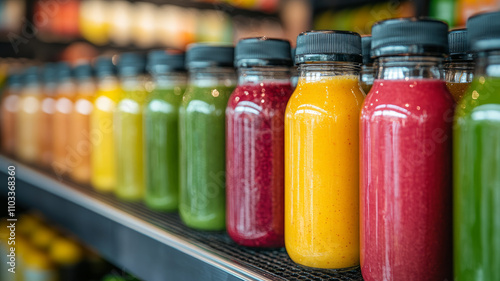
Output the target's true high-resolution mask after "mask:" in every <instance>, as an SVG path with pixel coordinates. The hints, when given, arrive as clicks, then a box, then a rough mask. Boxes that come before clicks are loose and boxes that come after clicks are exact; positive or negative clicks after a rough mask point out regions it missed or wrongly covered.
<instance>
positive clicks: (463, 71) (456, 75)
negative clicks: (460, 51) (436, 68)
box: [443, 60, 474, 83]
mask: <svg viewBox="0 0 500 281" xmlns="http://www.w3.org/2000/svg"><path fill="white" fill-rule="evenodd" d="M443 69H444V75H445V80H446V82H448V83H470V82H472V78H473V77H474V62H473V61H467V60H462V61H447V62H445V63H444V67H443Z"/></svg>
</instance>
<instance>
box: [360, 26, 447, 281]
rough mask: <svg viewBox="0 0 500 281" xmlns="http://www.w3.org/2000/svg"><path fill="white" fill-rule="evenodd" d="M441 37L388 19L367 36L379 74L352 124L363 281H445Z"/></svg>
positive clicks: (443, 29)
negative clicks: (355, 127) (356, 128)
mask: <svg viewBox="0 0 500 281" xmlns="http://www.w3.org/2000/svg"><path fill="white" fill-rule="evenodd" d="M429 30H432V32H429ZM410 31H411V32H410ZM394 34H399V35H400V36H394ZM447 36H448V26H447V25H446V24H445V23H444V22H441V21H436V20H431V19H414V18H408V19H391V20H386V21H381V22H379V23H377V24H375V25H374V26H373V29H372V53H373V54H374V55H375V56H376V58H377V63H378V66H379V68H378V69H379V72H378V74H377V79H376V80H375V82H374V84H373V87H372V89H371V91H370V93H369V94H368V96H367V97H366V99H365V101H364V103H363V109H362V112H361V120H360V148H361V150H360V155H361V156H360V171H361V176H360V179H361V183H360V202H361V208H360V213H361V214H360V220H361V223H360V226H361V231H360V233H361V272H362V274H363V278H364V279H365V280H367V281H371V280H388V281H391V280H451V279H452V277H451V275H452V274H451V271H452V267H451V265H452V262H451V258H452V256H451V137H452V135H451V129H452V118H450V116H452V115H453V109H454V102H453V98H452V96H451V95H450V93H449V92H448V89H447V88H446V84H445V82H444V79H443V78H444V77H443V71H442V68H441V66H442V61H443V59H444V56H445V54H446V53H447V52H448V38H447Z"/></svg>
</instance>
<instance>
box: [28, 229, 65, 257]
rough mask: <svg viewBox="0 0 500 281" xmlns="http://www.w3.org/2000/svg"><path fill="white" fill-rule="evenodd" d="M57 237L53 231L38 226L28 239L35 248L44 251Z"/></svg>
mask: <svg viewBox="0 0 500 281" xmlns="http://www.w3.org/2000/svg"><path fill="white" fill-rule="evenodd" d="M58 236H59V235H58V233H57V232H56V231H55V230H54V229H52V228H50V227H48V226H40V227H38V228H37V229H36V230H35V231H34V232H33V233H32V234H31V236H30V239H31V243H32V244H33V245H34V246H35V247H37V248H39V249H40V250H43V251H46V250H48V249H49V248H50V247H51V245H52V243H53V242H54V241H55V240H56V239H57V237H58Z"/></svg>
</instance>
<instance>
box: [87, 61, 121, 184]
mask: <svg viewBox="0 0 500 281" xmlns="http://www.w3.org/2000/svg"><path fill="white" fill-rule="evenodd" d="M95 71H96V78H97V92H96V94H95V98H94V103H93V106H92V107H93V110H92V112H91V113H90V142H91V144H92V148H91V154H90V168H91V173H90V181H91V183H92V186H93V187H94V188H95V189H96V190H98V191H101V192H110V191H113V190H114V188H115V185H116V164H115V161H116V157H115V139H114V135H113V112H114V110H115V108H116V104H117V103H118V100H119V99H120V96H121V89H120V84H119V81H118V78H117V77H116V68H115V66H114V64H113V61H112V58H111V57H104V56H103V57H98V58H97V60H96V62H95Z"/></svg>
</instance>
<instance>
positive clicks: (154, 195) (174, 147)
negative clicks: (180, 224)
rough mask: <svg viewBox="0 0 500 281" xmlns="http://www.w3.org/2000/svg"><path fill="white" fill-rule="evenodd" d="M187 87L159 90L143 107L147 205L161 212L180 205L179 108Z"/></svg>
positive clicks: (173, 209)
mask: <svg viewBox="0 0 500 281" xmlns="http://www.w3.org/2000/svg"><path fill="white" fill-rule="evenodd" d="M183 92H184V87H174V88H167V89H165V88H159V89H156V90H154V91H153V92H152V93H151V99H150V101H149V102H148V103H147V104H146V106H145V108H144V141H145V143H144V145H145V146H144V155H145V167H144V168H145V170H144V173H145V183H146V193H145V202H146V205H147V206H148V207H150V208H151V209H154V210H158V211H166V212H171V211H175V210H177V207H178V205H179V199H178V198H179V133H178V127H179V107H180V105H181V102H182V93H183Z"/></svg>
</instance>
